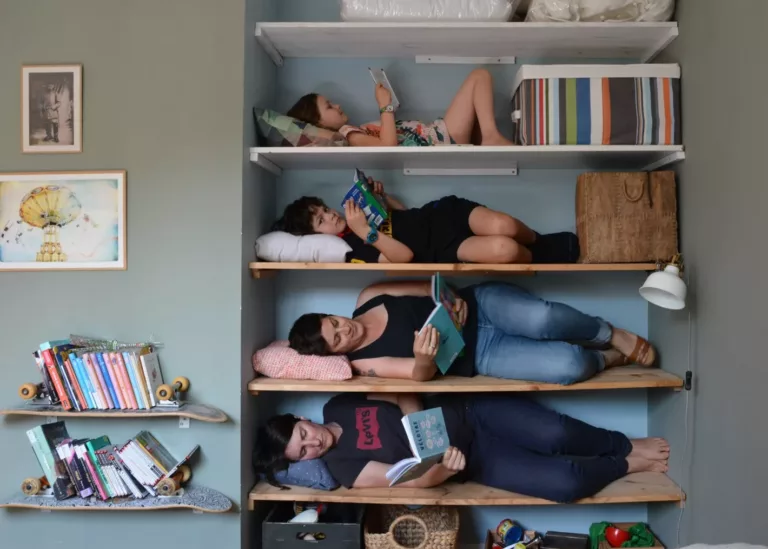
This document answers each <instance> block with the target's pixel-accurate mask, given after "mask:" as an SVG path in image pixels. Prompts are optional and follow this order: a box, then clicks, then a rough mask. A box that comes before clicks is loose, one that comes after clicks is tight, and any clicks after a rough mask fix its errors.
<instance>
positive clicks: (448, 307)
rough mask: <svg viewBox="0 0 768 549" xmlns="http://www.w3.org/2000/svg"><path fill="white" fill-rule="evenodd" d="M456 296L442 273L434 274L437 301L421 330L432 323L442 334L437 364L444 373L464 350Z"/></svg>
mask: <svg viewBox="0 0 768 549" xmlns="http://www.w3.org/2000/svg"><path fill="white" fill-rule="evenodd" d="M456 298H457V295H456V293H455V292H454V291H453V290H452V289H451V287H450V286H448V284H446V282H445V280H444V279H443V278H442V277H441V276H440V273H437V274H435V275H433V276H432V300H433V301H434V302H435V308H434V309H433V311H432V313H431V314H430V315H429V317H428V318H427V321H426V322H425V323H424V326H423V327H422V328H421V331H423V330H424V329H425V328H426V327H427V325H428V324H431V325H432V326H433V327H434V328H435V329H436V330H437V332H438V333H439V334H440V342H439V344H438V347H437V355H436V356H435V364H436V365H437V367H438V368H439V370H440V372H441V373H443V374H446V373H447V372H448V369H449V368H450V367H451V364H453V362H454V361H455V360H456V358H457V357H458V356H459V355H460V354H461V352H462V351H463V350H464V338H463V337H462V330H463V327H462V325H461V322H460V321H459V317H458V314H457V312H456V310H455V305H456Z"/></svg>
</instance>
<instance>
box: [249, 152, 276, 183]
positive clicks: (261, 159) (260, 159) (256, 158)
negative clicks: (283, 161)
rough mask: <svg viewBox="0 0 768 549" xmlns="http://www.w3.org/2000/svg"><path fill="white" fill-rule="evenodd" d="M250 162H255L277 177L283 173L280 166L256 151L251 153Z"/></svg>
mask: <svg viewBox="0 0 768 549" xmlns="http://www.w3.org/2000/svg"><path fill="white" fill-rule="evenodd" d="M251 162H255V163H256V164H258V165H259V166H261V167H262V168H264V169H265V170H267V171H268V172H269V173H271V174H272V175H276V176H277V177H280V176H281V175H283V169H282V168H281V167H280V166H278V165H277V164H275V163H274V162H272V161H271V160H269V159H268V158H267V157H265V156H264V155H261V154H259V153H257V152H254V153H251Z"/></svg>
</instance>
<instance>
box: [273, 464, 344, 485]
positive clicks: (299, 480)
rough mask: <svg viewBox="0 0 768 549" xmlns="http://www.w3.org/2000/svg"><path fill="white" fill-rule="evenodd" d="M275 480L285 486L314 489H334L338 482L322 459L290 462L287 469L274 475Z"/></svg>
mask: <svg viewBox="0 0 768 549" xmlns="http://www.w3.org/2000/svg"><path fill="white" fill-rule="evenodd" d="M275 480H277V482H279V483H280V484H285V485H287V486H303V487H305V488H314V489H316V490H335V489H336V488H338V487H339V483H338V482H336V479H335V478H333V476H332V475H331V472H330V471H329V470H328V466H327V465H326V464H325V462H324V461H323V460H322V459H310V460H307V461H297V462H296V463H291V464H290V465H289V466H288V469H286V470H285V471H280V472H279V473H277V474H276V475H275Z"/></svg>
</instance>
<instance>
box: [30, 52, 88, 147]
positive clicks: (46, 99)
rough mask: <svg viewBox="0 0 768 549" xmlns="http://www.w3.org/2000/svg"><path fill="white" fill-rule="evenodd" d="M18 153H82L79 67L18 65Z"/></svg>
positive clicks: (81, 87)
mask: <svg viewBox="0 0 768 549" xmlns="http://www.w3.org/2000/svg"><path fill="white" fill-rule="evenodd" d="M21 152H22V153H27V154H56V153H59V154H60V153H80V152H83V66H82V65H79V64H74V65H72V64H70V65H24V66H22V67H21Z"/></svg>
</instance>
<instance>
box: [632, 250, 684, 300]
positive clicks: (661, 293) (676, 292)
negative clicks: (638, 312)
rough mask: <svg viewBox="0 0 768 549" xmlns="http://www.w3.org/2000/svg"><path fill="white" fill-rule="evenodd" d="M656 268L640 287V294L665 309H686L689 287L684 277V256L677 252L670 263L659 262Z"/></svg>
mask: <svg viewBox="0 0 768 549" xmlns="http://www.w3.org/2000/svg"><path fill="white" fill-rule="evenodd" d="M656 268H657V270H656V272H654V273H651V274H650V275H649V276H648V278H647V279H646V281H645V284H643V286H642V287H641V288H640V295H641V296H643V298H644V299H645V300H646V301H648V302H649V303H653V304H654V305H656V306H658V307H662V308H664V309H672V310H674V311H679V310H680V309H684V308H685V298H686V296H687V295H688V287H687V286H686V284H685V282H684V281H683V279H682V276H683V258H682V256H681V255H680V254H676V255H675V256H674V257H673V258H672V261H670V262H669V263H662V262H659V263H657V267H656Z"/></svg>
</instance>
